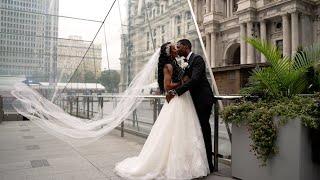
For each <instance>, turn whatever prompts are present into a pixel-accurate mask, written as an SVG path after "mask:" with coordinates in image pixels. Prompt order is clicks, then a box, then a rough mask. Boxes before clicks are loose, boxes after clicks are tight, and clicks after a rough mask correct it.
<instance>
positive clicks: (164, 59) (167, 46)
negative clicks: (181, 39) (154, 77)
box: [158, 42, 172, 94]
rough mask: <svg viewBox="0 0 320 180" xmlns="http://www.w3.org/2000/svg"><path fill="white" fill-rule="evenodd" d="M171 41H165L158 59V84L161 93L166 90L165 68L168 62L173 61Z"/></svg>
mask: <svg viewBox="0 0 320 180" xmlns="http://www.w3.org/2000/svg"><path fill="white" fill-rule="evenodd" d="M171 45H172V44H171V42H167V43H164V44H163V45H162V46H161V49H160V56H159V61H158V84H159V88H160V93H161V94H163V93H164V92H165V89H164V82H163V80H164V74H163V68H164V66H165V65H166V64H170V63H171V62H172V59H171V56H170V52H171Z"/></svg>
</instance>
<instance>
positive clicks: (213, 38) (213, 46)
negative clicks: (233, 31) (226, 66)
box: [211, 32, 217, 67]
mask: <svg viewBox="0 0 320 180" xmlns="http://www.w3.org/2000/svg"><path fill="white" fill-rule="evenodd" d="M215 54H216V34H215V32H213V33H211V67H216V65H217V62H216V56H215Z"/></svg>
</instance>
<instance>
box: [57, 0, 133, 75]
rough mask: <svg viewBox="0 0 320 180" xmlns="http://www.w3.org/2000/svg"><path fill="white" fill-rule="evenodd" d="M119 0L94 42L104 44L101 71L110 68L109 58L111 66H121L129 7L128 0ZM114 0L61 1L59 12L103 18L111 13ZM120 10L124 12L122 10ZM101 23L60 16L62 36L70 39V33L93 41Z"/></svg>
mask: <svg viewBox="0 0 320 180" xmlns="http://www.w3.org/2000/svg"><path fill="white" fill-rule="evenodd" d="M118 1H119V2H116V3H115V5H114V6H113V8H112V10H111V12H110V14H109V16H108V18H107V19H106V23H105V27H103V28H102V29H101V31H100V32H99V33H98V36H97V38H96V40H95V41H94V43H98V44H101V46H102V47H101V48H102V65H101V70H104V69H108V65H107V64H108V63H107V59H109V62H110V69H117V70H119V69H120V61H119V57H120V53H121V40H120V35H121V32H122V28H121V22H124V21H125V20H126V14H127V9H126V5H125V4H126V0H118ZM112 3H113V0H60V1H59V14H60V15H61V16H71V17H77V18H85V19H92V20H98V21H103V19H104V18H105V16H106V15H107V12H108V11H109V9H110V8H111V5H112ZM119 4H120V6H119ZM119 7H120V8H119ZM119 11H120V12H121V13H119ZM120 17H121V20H120ZM100 25H101V23H99V22H89V21H82V20H74V19H68V18H63V17H60V18H59V37H60V38H68V36H70V35H78V36H81V37H82V39H83V40H87V41H92V40H93V38H94V35H95V34H96V33H97V31H98V29H99V27H100ZM104 29H105V31H106V42H107V48H108V56H107V53H106V45H105V36H104V32H103V30H104ZM107 57H108V58H107Z"/></svg>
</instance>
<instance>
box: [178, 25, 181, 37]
mask: <svg viewBox="0 0 320 180" xmlns="http://www.w3.org/2000/svg"><path fill="white" fill-rule="evenodd" d="M177 35H178V36H179V35H181V27H180V26H178V27H177Z"/></svg>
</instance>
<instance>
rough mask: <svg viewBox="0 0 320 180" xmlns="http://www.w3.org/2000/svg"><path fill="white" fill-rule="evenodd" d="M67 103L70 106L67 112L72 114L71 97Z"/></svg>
mask: <svg viewBox="0 0 320 180" xmlns="http://www.w3.org/2000/svg"><path fill="white" fill-rule="evenodd" d="M69 105H70V107H69V108H70V109H69V111H70V112H69V113H70V114H71V115H72V108H73V107H72V105H73V104H72V99H71V98H69Z"/></svg>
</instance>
